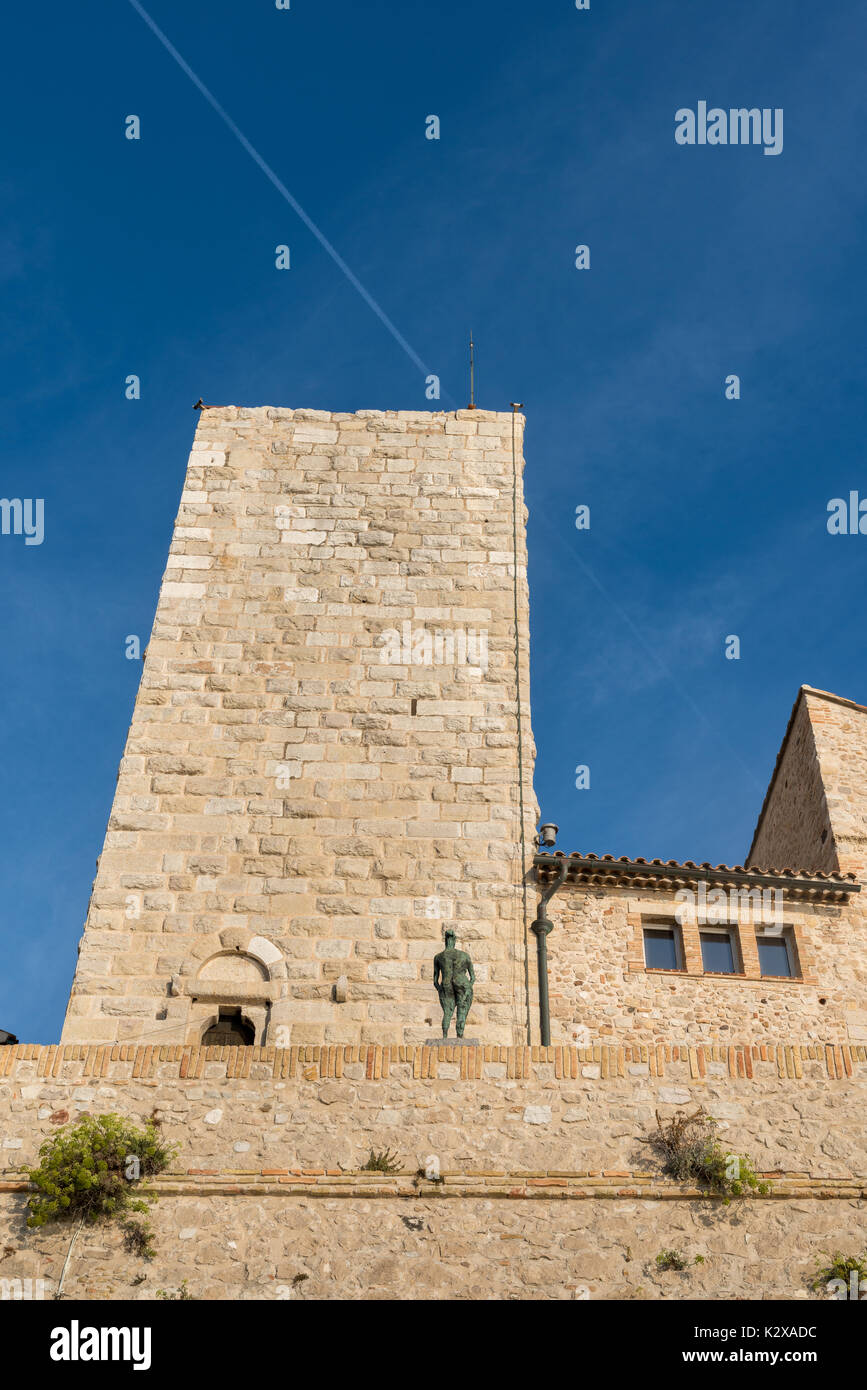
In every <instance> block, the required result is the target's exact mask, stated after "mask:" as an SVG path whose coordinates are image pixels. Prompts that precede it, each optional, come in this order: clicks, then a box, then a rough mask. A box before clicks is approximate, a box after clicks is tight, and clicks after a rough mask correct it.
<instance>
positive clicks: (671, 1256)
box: [656, 1250, 689, 1270]
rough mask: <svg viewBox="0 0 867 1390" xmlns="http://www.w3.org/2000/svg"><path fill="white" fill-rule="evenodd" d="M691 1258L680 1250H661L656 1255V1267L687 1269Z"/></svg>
mask: <svg viewBox="0 0 867 1390" xmlns="http://www.w3.org/2000/svg"><path fill="white" fill-rule="evenodd" d="M688 1264H689V1260H688V1259H687V1258H686V1256H685V1255H681V1253H680V1251H679V1250H660V1252H659V1254H658V1255H657V1257H656V1268H657V1269H659V1270H665V1269H686V1267H687V1265H688Z"/></svg>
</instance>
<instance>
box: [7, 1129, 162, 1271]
mask: <svg viewBox="0 0 867 1390" xmlns="http://www.w3.org/2000/svg"><path fill="white" fill-rule="evenodd" d="M175 1152H176V1150H175V1148H174V1146H172V1145H169V1144H167V1143H166V1142H165V1140H164V1139H162V1138H161V1137H160V1134H159V1131H158V1129H157V1127H156V1125H155V1124H154V1123H153V1121H152V1120H147V1121H146V1123H145V1126H144V1128H143V1129H137V1128H136V1126H135V1125H133V1124H131V1123H130V1121H129V1120H124V1119H122V1117H121V1116H120V1115H96V1116H94V1115H85V1116H83V1118H82V1119H80V1120H79V1121H78V1122H77V1123H76V1124H72V1125H64V1127H63V1129H60V1130H58V1131H57V1133H56V1134H53V1135H52V1136H51V1138H50V1139H46V1141H45V1143H44V1144H43V1145H42V1147H41V1149H40V1150H39V1166H38V1168H31V1169H29V1170H28V1177H29V1178H30V1181H31V1183H32V1185H33V1187H34V1188H35V1189H36V1190H35V1192H33V1193H32V1194H31V1196H30V1197H29V1198H28V1201H27V1205H28V1208H29V1211H30V1215H29V1216H28V1218H27V1225H28V1226H31V1227H39V1226H46V1225H47V1224H48V1223H49V1222H53V1221H59V1222H74V1223H75V1230H74V1231H73V1235H72V1239H71V1240H70V1242H69V1249H68V1250H67V1252H66V1259H65V1260H64V1262H63V1269H62V1271H61V1274H60V1282H59V1284H58V1286H57V1292H56V1294H55V1295H54V1296H55V1298H61V1297H62V1296H63V1283H64V1280H65V1278H66V1271H67V1269H68V1268H69V1262H70V1260H71V1258H72V1252H73V1249H74V1248H75V1242H76V1240H77V1239H78V1234H79V1232H80V1231H81V1228H82V1227H83V1226H84V1225H85V1224H87V1225H92V1224H93V1223H94V1222H96V1221H99V1220H104V1219H108V1218H111V1217H116V1216H120V1215H128V1214H129V1213H130V1212H147V1211H148V1210H149V1208H148V1204H147V1202H146V1201H145V1200H144V1199H143V1197H142V1196H141V1195H140V1188H141V1183H142V1181H143V1180H144V1179H145V1178H152V1177H155V1176H156V1175H157V1174H158V1173H162V1172H164V1171H165V1169H166V1168H167V1167H168V1166H169V1164H170V1163H171V1161H172V1159H173V1157H174V1155H175ZM136 1194H139V1195H136ZM122 1227H123V1231H124V1245H125V1247H126V1249H127V1250H129V1251H130V1253H134V1254H138V1255H141V1256H143V1258H145V1259H151V1258H152V1257H153V1255H154V1253H155V1252H154V1249H153V1245H152V1244H151V1235H152V1232H151V1229H150V1226H148V1225H147V1224H146V1223H139V1222H134V1221H131V1220H127V1221H125V1222H124V1223H122Z"/></svg>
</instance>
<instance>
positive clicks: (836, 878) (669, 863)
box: [535, 850, 858, 891]
mask: <svg viewBox="0 0 867 1390" xmlns="http://www.w3.org/2000/svg"><path fill="white" fill-rule="evenodd" d="M564 860H565V861H567V862H568V863H569V865H570V867H571V866H573V865H574V868H575V870H576V871H580V872H581V873H582V874H583V875H587V874H592V873H593V872H594V870H596V873H597V875H598V876H600V877H601V876H605V875H606V874H607V873H610V874H612V875H616V873H617V870H618V869H619V868H620V866H621V865H622V866H626V867H628V869H629V870H636V869H637V870H640V869H641V867H646V868H648V869H673V870H674V871H675V873H674V875H673V877H680V876H681V875H685V876H686V877H689V876H690V871H693V872H695V873H697V874H698V875H699V876H701V877H704V876H705V874H707V873H710V874H713V875H719V877H721V878H726V877H733V876H739V877H743V878H746V879H767V878H778V879H791V880H792V881H793V883H794V884H795V885H797V884H799V883H803V884H804V885H809V884H822V883H827V884H828V886H829V889H831V890H832V891H833V890H834V889H835V888H837V889H839V888H842V890H843V891H846V889H847V888H848V886H849V885H850V884H852V885H857V883H858V880H857V878H856V876H855V874H853V873H846V874H842V873H839V874H828V873H825V872H824V871H823V870H821V869H794V868H788V867H787V868H783V869H765V868H762V867H760V866H759V865H758V864H751V865H750V866H749V868H745V867H744V865H743V864H711V863H709V862H708V861H707V860H705V861H704V862H703V863H701V864H696V863H695V861H694V860H692V859H685V860H682V861H681V860H679V859H644V858H641V857H639V858H637V859H630V858H629V857H628V855H625V854H623V855H621V856H620V858H619V859H615V857H614V855H613V854H603V855H598V854H593V853H591V852H589V851H588V852H587V853H586V854H580V853H578V852H577V851H574V852H573V853H572V854H564V852H563V851H562V850H555V851H554V852H553V853H551V854H546V853H544V852H542V851H540V852H539V853H538V854H537V855H536V860H535V862H536V864H537V866H538V867H544V868H547V867H548V866H550V868H552V869H554V868H558V869H559V868H560V867H561V865H562V864H563V861H564ZM597 865H598V869H597V868H596V866H597ZM609 866H610V869H609ZM630 876H632V875H630ZM653 876H654V877H657V878H660V877H663V875H660V874H654V875H653Z"/></svg>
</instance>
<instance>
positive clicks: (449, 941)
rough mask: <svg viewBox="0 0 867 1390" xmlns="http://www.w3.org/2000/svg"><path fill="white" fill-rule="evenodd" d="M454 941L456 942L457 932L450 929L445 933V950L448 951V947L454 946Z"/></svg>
mask: <svg viewBox="0 0 867 1390" xmlns="http://www.w3.org/2000/svg"><path fill="white" fill-rule="evenodd" d="M456 940H457V932H453V931H452V930H451V929H449V930H448V931H447V932H446V949H447V950H448V948H449V947H450V946H454V944H455V942H456Z"/></svg>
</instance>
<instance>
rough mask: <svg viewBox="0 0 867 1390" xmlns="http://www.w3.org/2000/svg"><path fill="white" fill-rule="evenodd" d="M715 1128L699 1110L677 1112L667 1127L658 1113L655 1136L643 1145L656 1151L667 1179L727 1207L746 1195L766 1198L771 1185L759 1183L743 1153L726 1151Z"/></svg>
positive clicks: (707, 1116)
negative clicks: (691, 1186)
mask: <svg viewBox="0 0 867 1390" xmlns="http://www.w3.org/2000/svg"><path fill="white" fill-rule="evenodd" d="M718 1129H719V1126H718V1125H717V1122H716V1120H714V1119H713V1118H712V1116H710V1115H708V1113H707V1111H706V1110H705V1109H704V1108H702V1107H700V1108H699V1109H698V1110H696V1112H695V1114H693V1115H687V1114H685V1113H684V1112H683V1111H681V1110H678V1112H677V1114H676V1115H675V1116H674V1117H673V1119H671V1120H669V1121H668V1123H667V1124H663V1123H662V1120H661V1119H660V1118H659V1112H658V1111H657V1114H656V1133H655V1134H652V1135H651V1136H650V1137H649V1138H648V1139H646V1140H645V1141H644V1142H645V1143H648V1144H650V1145H652V1147H653V1148H655V1149H656V1151H657V1153H658V1154H659V1155H660V1156H661V1158H662V1160H663V1172H664V1173H667V1174H668V1176H669V1177H672V1178H675V1179H676V1180H677V1181H678V1182H694V1183H696V1184H697V1185H698V1186H699V1187H704V1188H707V1189H708V1191H710V1192H713V1193H714V1194H716V1195H718V1196H720V1197H722V1198H723V1201H724V1202H725V1203H726V1204H728V1203H729V1202H730V1201H731V1199H732V1197H742V1196H744V1195H745V1194H746V1193H747V1192H758V1193H759V1194H760V1195H761V1196H762V1197H765V1196H767V1194H768V1193H769V1192H770V1190H771V1186H770V1183H767V1182H762V1181H760V1179H759V1176H758V1174H757V1173H756V1170H755V1167H754V1166H753V1163H752V1160H751V1159H749V1158H747V1157H746V1155H745V1154H732V1153H727V1152H726V1150H725V1149H724V1148H723V1146H722V1144H721V1143H720V1140H719V1134H718Z"/></svg>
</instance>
